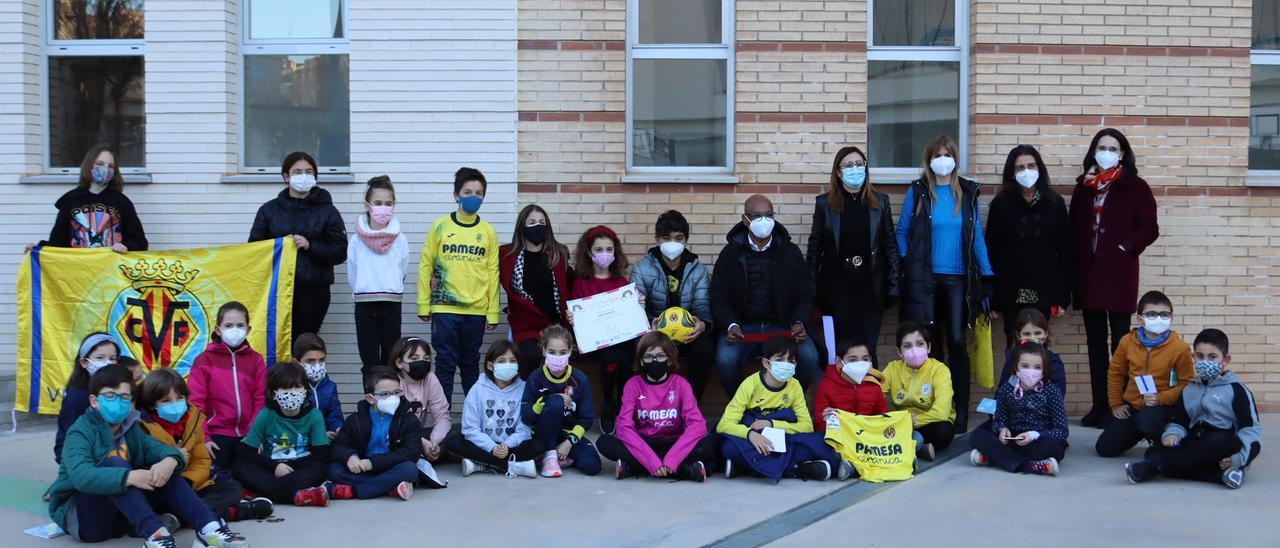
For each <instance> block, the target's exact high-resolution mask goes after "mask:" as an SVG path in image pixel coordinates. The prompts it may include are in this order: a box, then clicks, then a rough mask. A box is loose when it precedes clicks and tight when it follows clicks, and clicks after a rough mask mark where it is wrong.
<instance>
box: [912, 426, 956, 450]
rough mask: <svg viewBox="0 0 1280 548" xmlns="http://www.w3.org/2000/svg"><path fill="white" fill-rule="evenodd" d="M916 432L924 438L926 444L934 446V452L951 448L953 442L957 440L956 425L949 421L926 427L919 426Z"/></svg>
mask: <svg viewBox="0 0 1280 548" xmlns="http://www.w3.org/2000/svg"><path fill="white" fill-rule="evenodd" d="M916 432H919V433H920V435H921V436H924V442H925V443H929V444H932V445H933V450H934V451H942V450H943V449H946V448H948V447H951V442H952V441H953V440H955V439H956V425H954V424H951V423H950V422H948V421H942V422H932V423H929V424H926V425H924V426H917V427H916Z"/></svg>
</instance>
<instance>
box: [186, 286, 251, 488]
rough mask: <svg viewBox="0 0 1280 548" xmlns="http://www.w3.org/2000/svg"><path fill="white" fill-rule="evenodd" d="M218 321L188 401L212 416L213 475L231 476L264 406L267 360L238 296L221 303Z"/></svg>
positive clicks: (208, 439) (208, 426) (208, 436)
mask: <svg viewBox="0 0 1280 548" xmlns="http://www.w3.org/2000/svg"><path fill="white" fill-rule="evenodd" d="M217 322H218V323H217V325H216V326H214V329H213V335H211V336H210V340H209V344H208V346H206V347H205V349H204V352H201V353H200V355H199V356H196V359H195V362H194V363H192V365H191V372H190V373H188V374H187V386H188V387H189V388H190V389H191V397H190V398H188V401H189V402H190V403H191V405H194V406H196V408H197V409H199V410H200V411H202V412H203V413H204V414H205V416H207V417H209V420H208V421H206V422H205V423H204V439H205V442H204V443H205V445H206V446H207V447H208V448H209V451H210V452H211V453H213V475H214V476H215V477H218V478H223V477H229V475H230V472H231V465H232V463H233V462H234V461H235V456H236V451H237V449H238V448H239V446H240V440H241V438H243V437H244V436H245V435H247V434H248V433H249V427H251V426H252V425H253V419H254V417H257V416H258V412H259V411H262V407H263V405H264V403H265V399H264V396H265V395H266V393H267V362H266V360H264V359H263V358H262V354H259V353H258V352H257V351H256V350H254V349H253V348H251V347H250V346H249V341H248V336H249V330H250V329H251V327H250V326H249V309H247V308H245V306H244V305H243V304H240V303H238V302H236V301H231V302H228V303H226V304H224V305H222V306H221V307H219V308H218V315H217Z"/></svg>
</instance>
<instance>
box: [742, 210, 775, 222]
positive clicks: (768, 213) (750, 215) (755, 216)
mask: <svg viewBox="0 0 1280 548" xmlns="http://www.w3.org/2000/svg"><path fill="white" fill-rule="evenodd" d="M747 218H748V219H751V220H752V221H756V220H760V219H765V218H769V219H772V218H773V212H772V211H765V212H762V213H747Z"/></svg>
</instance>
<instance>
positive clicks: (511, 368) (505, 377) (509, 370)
mask: <svg viewBox="0 0 1280 548" xmlns="http://www.w3.org/2000/svg"><path fill="white" fill-rule="evenodd" d="M519 373H520V364H518V363H516V362H497V363H495V364H493V376H494V377H495V378H497V379H498V380H500V381H502V382H511V379H514V378H516V375H517V374H519Z"/></svg>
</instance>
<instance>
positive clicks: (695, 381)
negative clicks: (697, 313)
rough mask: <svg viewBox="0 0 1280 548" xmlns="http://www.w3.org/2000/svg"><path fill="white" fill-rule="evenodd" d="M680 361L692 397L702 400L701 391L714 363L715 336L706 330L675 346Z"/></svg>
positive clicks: (709, 377) (705, 385)
mask: <svg viewBox="0 0 1280 548" xmlns="http://www.w3.org/2000/svg"><path fill="white" fill-rule="evenodd" d="M676 350H677V352H679V353H680V362H681V363H683V364H684V367H685V369H684V372H685V375H684V376H685V378H687V379H689V386H690V387H691V388H693V397H694V398H696V399H698V400H699V401H701V400H702V393H703V391H704V390H706V388H707V381H708V380H710V379H711V369H712V368H714V367H715V363H716V337H715V335H714V334H712V333H710V332H707V333H703V334H701V335H699V336H698V338H696V339H694V340H693V342H691V343H689V344H686V345H683V346H679V347H677V349H676Z"/></svg>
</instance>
